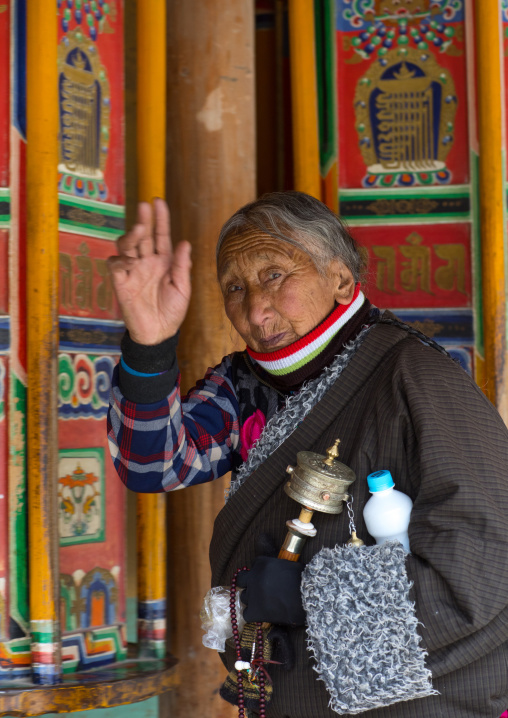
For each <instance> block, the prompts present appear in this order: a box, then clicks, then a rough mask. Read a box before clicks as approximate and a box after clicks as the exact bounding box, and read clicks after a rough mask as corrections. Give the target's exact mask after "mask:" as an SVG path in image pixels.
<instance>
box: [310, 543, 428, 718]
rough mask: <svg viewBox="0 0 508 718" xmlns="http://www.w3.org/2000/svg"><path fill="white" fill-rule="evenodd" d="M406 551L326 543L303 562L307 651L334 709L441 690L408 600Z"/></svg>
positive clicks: (348, 710)
mask: <svg viewBox="0 0 508 718" xmlns="http://www.w3.org/2000/svg"><path fill="white" fill-rule="evenodd" d="M405 560H406V552H405V551H404V549H403V547H402V546H401V544H399V543H398V542H396V541H392V542H387V543H384V544H382V545H380V546H362V547H361V548H358V547H349V546H345V547H339V546H336V547H335V548H333V549H329V548H323V549H321V551H319V553H317V554H316V555H315V556H314V558H313V559H312V560H311V561H310V563H309V564H308V565H307V566H306V567H305V570H304V572H303V577H302V598H303V606H304V608H305V610H306V612H307V622H308V628H307V635H308V648H309V650H310V651H311V653H312V654H313V656H314V659H315V670H316V671H317V673H318V674H319V678H320V679H321V680H323V681H324V682H325V685H326V687H327V689H328V692H329V694H330V708H332V710H334V711H336V712H337V713H339V714H341V715H342V714H355V713H361V712H363V711H366V710H372V709H374V708H380V707H382V706H388V705H391V704H392V703H396V702H398V701H407V700H411V699H414V698H423V697H425V696H430V695H436V693H437V692H436V691H435V690H433V688H432V683H431V673H430V671H429V670H428V669H427V668H426V666H425V656H426V655H427V654H426V653H425V651H424V650H423V648H422V647H421V646H420V636H419V634H418V633H417V630H416V627H417V624H418V619H417V617H416V614H415V611H414V604H413V603H412V602H411V601H410V600H409V589H410V588H411V583H410V581H409V579H408V576H407V573H406V569H405Z"/></svg>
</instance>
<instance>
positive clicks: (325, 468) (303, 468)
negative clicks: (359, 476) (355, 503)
mask: <svg viewBox="0 0 508 718" xmlns="http://www.w3.org/2000/svg"><path fill="white" fill-rule="evenodd" d="M339 443H340V439H337V441H336V442H335V443H334V445H333V446H331V447H330V448H329V449H327V452H326V453H327V456H323V455H322V454H316V453H314V452H313V451H299V452H298V454H297V457H296V461H297V465H296V466H288V467H287V469H286V471H287V473H288V474H290V475H291V479H290V480H289V481H288V482H287V484H286V486H285V487H284V490H285V492H286V494H287V495H288V496H290V497H291V498H292V499H294V500H295V501H298V503H299V504H302V505H303V506H305V507H306V508H308V509H311V510H312V511H321V512H322V513H325V514H340V513H341V511H342V508H343V502H344V501H347V499H348V494H347V489H348V488H349V486H350V485H351V484H352V483H353V481H354V480H355V479H356V475H355V472H354V471H353V470H352V469H350V468H349V466H346V464H343V463H342V462H341V461H337V457H338V455H339V452H338V445H339Z"/></svg>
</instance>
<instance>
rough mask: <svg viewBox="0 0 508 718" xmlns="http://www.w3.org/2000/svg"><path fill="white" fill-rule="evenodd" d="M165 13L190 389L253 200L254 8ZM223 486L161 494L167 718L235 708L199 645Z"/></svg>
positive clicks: (177, 8) (221, 320)
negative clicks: (231, 233)
mask: <svg viewBox="0 0 508 718" xmlns="http://www.w3.org/2000/svg"><path fill="white" fill-rule="evenodd" d="M168 13H169V17H168V153H167V159H168V165H167V167H168V171H167V178H168V201H169V204H170V208H171V212H172V234H173V237H174V241H176V242H178V241H179V240H181V239H188V240H189V241H190V242H191V243H192V245H193V282H192V290H193V291H192V300H191V306H190V309H189V312H188V316H187V319H186V321H185V323H184V326H183V328H182V332H181V339H180V344H179V349H178V358H179V364H180V369H181V372H182V386H183V388H184V390H186V389H188V388H189V387H190V386H192V384H193V383H194V382H195V381H196V379H198V378H201V377H202V376H203V375H204V372H205V370H206V368H207V367H208V366H214V365H215V364H216V363H218V362H220V360H221V357H222V356H224V354H227V353H228V352H229V351H231V350H232V339H233V330H232V329H231V326H230V324H229V322H228V321H227V320H226V318H225V315H224V312H223V306H222V304H223V303H222V298H221V296H220V292H219V289H218V285H217V282H216V277H215V244H216V240H217V237H218V234H219V230H220V227H221V225H222V224H223V222H224V221H225V220H226V219H228V217H230V216H231V214H233V212H234V211H236V210H237V209H238V208H239V207H240V206H241V205H242V204H245V203H246V202H248V201H250V200H252V199H254V197H255V170H254V159H255V137H254V73H253V69H254V56H253V55H254V52H253V48H254V44H253V43H254V27H253V26H254V9H253V4H252V2H250V1H249V2H247V1H244V2H241V3H239V2H237V0H223V2H220V3H217V2H214V1H213V0H206V1H205V2H203V0H186V2H172V3H170V4H169V6H168ZM226 484H227V482H225V481H222V480H218V481H215V482H213V483H211V484H207V485H204V486H196V487H193V488H189V489H185V491H176V492H173V493H172V494H170V495H169V496H168V502H169V516H170V522H169V545H168V548H169V559H168V563H169V576H170V584H169V603H170V606H171V623H170V625H171V642H170V646H171V652H172V653H173V654H174V655H175V656H177V658H178V659H179V661H180V664H179V665H180V681H181V682H180V686H179V688H178V689H177V691H176V692H175V693H174V700H175V705H173V711H174V713H173V714H172V715H182V716H183V715H196V716H197V715H200V716H201V715H213V716H216V718H220V717H224V716H234V715H236V712H235V709H234V708H233V707H232V706H230V705H228V704H227V703H225V702H224V701H223V700H222V699H221V698H220V697H219V695H218V688H219V686H220V684H221V682H222V681H223V679H224V677H225V672H224V669H223V667H222V664H221V661H220V659H219V657H218V655H215V654H214V652H213V651H211V650H210V649H208V648H204V647H203V645H202V635H203V633H202V631H201V628H200V619H199V611H200V608H201V605H202V601H203V597H204V595H205V594H206V592H207V591H208V589H209V588H210V569H209V563H208V545H209V540H210V536H211V532H212V526H213V521H214V518H215V516H216V514H217V513H218V511H219V510H220V509H221V508H222V506H223V505H224V488H225V486H226ZM172 695H173V694H172ZM169 698H170V699H171V696H169ZM165 700H166V699H165V698H161V702H162V701H165Z"/></svg>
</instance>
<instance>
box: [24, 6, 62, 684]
mask: <svg viewBox="0 0 508 718" xmlns="http://www.w3.org/2000/svg"><path fill="white" fill-rule="evenodd" d="M57 138H58V100H57V18H56V12H55V2H54V0H41V1H40V2H37V3H28V8H27V170H26V176H27V189H26V192H27V342H28V407H29V408H28V509H29V545H30V569H29V571H30V572H29V576H30V631H31V640H32V644H31V652H32V676H33V680H34V682H35V683H55V682H57V681H58V680H59V677H60V673H61V656H60V650H59V645H60V644H59V641H60V625H59V616H58V533H57V528H56V516H57V512H56V496H57V490H56V478H57V463H56V462H57V447H58V440H57V415H58V414H57V402H56V397H57V350H58V317H57V293H58V274H57V273H58V195H57V165H58V143H57Z"/></svg>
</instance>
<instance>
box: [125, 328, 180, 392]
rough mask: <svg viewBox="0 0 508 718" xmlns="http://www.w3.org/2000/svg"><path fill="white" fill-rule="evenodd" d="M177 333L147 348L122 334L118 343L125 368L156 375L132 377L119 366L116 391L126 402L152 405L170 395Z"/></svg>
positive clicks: (132, 375) (174, 372)
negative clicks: (119, 343) (120, 393)
mask: <svg viewBox="0 0 508 718" xmlns="http://www.w3.org/2000/svg"><path fill="white" fill-rule="evenodd" d="M177 344H178V334H175V336H173V337H169V339H166V340H165V341H163V342H161V343H160V344H154V345H153V346H148V345H144V344H138V343H137V342H135V341H133V340H132V339H131V338H130V336H129V332H128V331H126V332H125V334H124V336H123V338H122V343H121V349H122V357H123V360H124V362H125V363H126V364H127V366H128V367H129V369H134V371H139V372H142V373H143V374H159V372H164V373H162V374H159V375H158V376H147V377H143V376H136V375H135V374H131V373H130V372H128V371H127V370H126V369H124V368H123V366H122V364H120V367H119V386H120V391H121V392H122V394H123V395H124V397H125V398H126V399H128V401H133V402H135V403H137V404H153V403H155V402H157V401H162V399H164V398H165V397H166V396H168V395H169V394H171V392H172V391H173V389H174V388H175V385H176V380H177V378H178V362H177V359H176V345H177Z"/></svg>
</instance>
